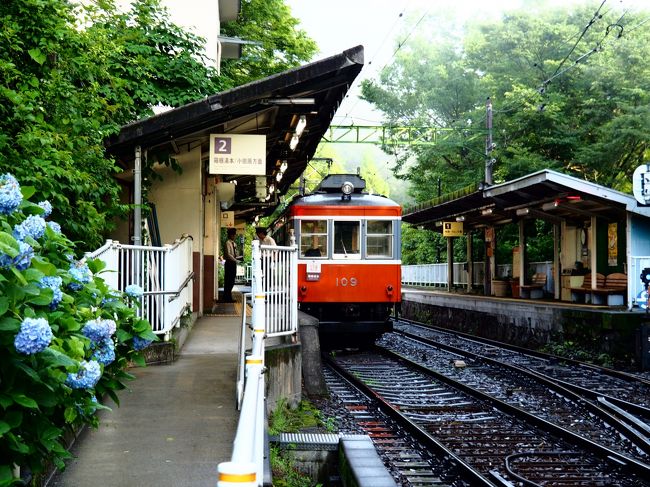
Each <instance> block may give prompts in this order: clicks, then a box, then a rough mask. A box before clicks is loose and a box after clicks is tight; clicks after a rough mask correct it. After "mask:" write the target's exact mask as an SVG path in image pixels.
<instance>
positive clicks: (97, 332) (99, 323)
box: [81, 318, 117, 343]
mask: <svg viewBox="0 0 650 487" xmlns="http://www.w3.org/2000/svg"><path fill="white" fill-rule="evenodd" d="M116 329H117V325H116V324H115V322H114V321H113V320H105V319H102V318H97V319H94V320H88V321H86V324H85V325H84V327H83V328H82V329H81V333H82V334H83V336H85V337H87V338H90V340H91V341H93V342H95V343H101V342H102V341H104V340H108V339H109V338H110V337H111V336H112V335H113V333H115V330H116Z"/></svg>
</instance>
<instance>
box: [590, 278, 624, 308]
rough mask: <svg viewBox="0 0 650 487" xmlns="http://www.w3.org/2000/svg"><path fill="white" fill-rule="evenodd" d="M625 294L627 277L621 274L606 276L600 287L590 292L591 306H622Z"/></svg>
mask: <svg viewBox="0 0 650 487" xmlns="http://www.w3.org/2000/svg"><path fill="white" fill-rule="evenodd" d="M626 294H627V275H626V274H623V273H621V272H614V273H613V274H608V275H607V277H606V278H605V283H604V284H603V286H602V287H600V286H598V287H597V288H596V289H592V290H591V302H592V303H593V304H607V306H623V305H624V304H625V296H626Z"/></svg>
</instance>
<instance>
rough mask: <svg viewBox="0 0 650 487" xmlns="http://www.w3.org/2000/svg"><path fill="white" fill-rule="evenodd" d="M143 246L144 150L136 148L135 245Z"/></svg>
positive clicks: (134, 187) (134, 191)
mask: <svg viewBox="0 0 650 487" xmlns="http://www.w3.org/2000/svg"><path fill="white" fill-rule="evenodd" d="M141 244H142V149H141V147H140V146H139V145H137V146H136V147H135V166H134V169H133V245H141Z"/></svg>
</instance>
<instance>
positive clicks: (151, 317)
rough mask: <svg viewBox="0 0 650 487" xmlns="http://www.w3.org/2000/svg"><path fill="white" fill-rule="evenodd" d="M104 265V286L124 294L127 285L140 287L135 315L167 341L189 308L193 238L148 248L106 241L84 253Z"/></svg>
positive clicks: (184, 238) (186, 237) (187, 237)
mask: <svg viewBox="0 0 650 487" xmlns="http://www.w3.org/2000/svg"><path fill="white" fill-rule="evenodd" d="M86 257H88V258H94V259H100V260H101V261H103V262H104V263H105V264H106V267H105V269H104V270H103V271H102V274H101V277H102V278H103V279H104V281H105V282H106V284H107V285H108V286H110V287H111V288H113V289H117V290H118V291H124V290H125V289H126V287H127V286H129V285H130V284H137V285H138V286H140V287H141V288H142V289H143V291H144V294H143V296H142V298H140V306H139V308H138V316H139V317H140V318H144V319H146V320H148V321H149V323H151V329H152V331H153V332H154V333H156V334H159V335H164V339H165V340H168V339H169V338H170V334H171V330H172V329H173V328H174V327H175V326H178V325H179V324H180V319H181V316H182V315H183V313H184V312H185V310H186V309H188V308H189V309H191V307H192V277H193V272H192V239H191V237H189V236H184V237H183V238H181V239H179V240H177V241H176V242H175V243H174V244H173V245H165V246H164V247H148V246H145V245H122V244H120V243H119V242H115V241H112V240H108V241H107V242H106V243H105V244H104V245H103V246H102V247H101V248H99V249H97V250H96V251H94V252H92V253H88V254H86Z"/></svg>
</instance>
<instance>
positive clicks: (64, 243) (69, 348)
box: [0, 174, 157, 487]
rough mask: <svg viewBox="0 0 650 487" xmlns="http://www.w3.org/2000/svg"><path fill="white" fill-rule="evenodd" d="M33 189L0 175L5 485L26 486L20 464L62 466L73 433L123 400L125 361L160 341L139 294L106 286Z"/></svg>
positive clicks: (0, 421) (97, 264)
mask: <svg viewBox="0 0 650 487" xmlns="http://www.w3.org/2000/svg"><path fill="white" fill-rule="evenodd" d="M32 194H34V190H33V188H28V187H23V188H21V187H20V184H19V182H18V181H17V180H16V179H15V178H14V177H13V176H12V175H10V174H4V175H0V350H1V353H0V487H1V486H9V485H22V483H21V481H20V480H19V479H15V478H14V472H15V471H16V467H21V468H27V469H29V470H30V471H31V472H32V473H34V474H35V475H36V476H37V477H38V475H39V474H40V473H42V472H43V469H44V466H45V465H47V464H54V465H56V466H57V467H59V468H63V466H64V463H63V460H64V459H65V458H67V457H69V456H70V454H69V453H68V452H67V450H66V448H65V440H64V438H65V435H66V433H68V432H72V431H73V430H75V429H76V428H78V427H79V426H81V425H83V424H87V425H91V426H97V424H98V419H97V415H96V414H95V412H96V411H97V410H98V409H100V408H105V406H103V405H102V404H101V401H102V400H103V399H105V398H106V397H110V398H112V399H113V400H114V401H115V402H116V403H117V404H119V400H118V397H117V394H116V393H117V391H119V390H121V389H123V388H124V387H125V386H124V382H125V381H127V380H130V379H132V378H133V376H132V375H130V374H129V373H128V372H127V371H126V369H127V367H128V365H129V364H130V363H137V364H140V365H144V359H143V356H142V352H141V350H142V349H144V348H146V347H147V346H148V345H149V344H150V343H151V342H152V341H153V340H156V339H157V338H156V336H155V335H154V334H153V333H152V331H151V326H150V325H149V323H148V322H147V321H146V320H142V319H139V318H138V317H137V316H136V310H135V308H134V307H135V306H136V305H137V302H138V301H137V299H134V298H135V297H139V296H141V295H142V290H141V289H139V288H138V287H137V286H130V287H129V289H128V294H127V293H125V294H122V293H120V292H118V291H116V290H113V289H109V288H108V286H107V285H106V283H105V282H104V280H103V279H102V278H101V272H102V270H103V263H102V262H101V261H99V260H87V261H86V260H82V261H78V260H76V259H74V257H72V256H73V255H74V246H73V244H72V243H71V242H70V241H69V240H68V239H67V238H66V237H65V236H64V235H63V234H62V233H61V227H60V226H59V225H58V224H57V223H56V222H54V221H46V219H47V218H48V216H49V215H50V213H51V211H52V205H51V204H50V203H49V202H47V201H41V202H39V203H37V204H36V203H31V202H30V201H29V197H30V196H31V195H32ZM98 398H99V400H98Z"/></svg>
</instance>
